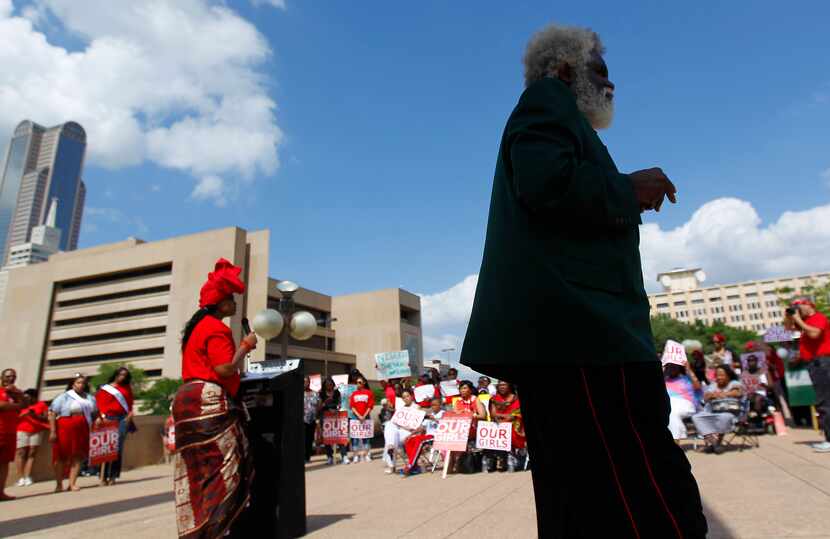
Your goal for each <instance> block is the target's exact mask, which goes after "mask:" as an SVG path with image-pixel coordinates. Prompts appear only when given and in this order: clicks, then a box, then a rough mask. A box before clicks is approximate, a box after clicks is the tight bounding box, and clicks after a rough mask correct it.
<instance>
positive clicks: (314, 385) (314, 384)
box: [308, 374, 323, 393]
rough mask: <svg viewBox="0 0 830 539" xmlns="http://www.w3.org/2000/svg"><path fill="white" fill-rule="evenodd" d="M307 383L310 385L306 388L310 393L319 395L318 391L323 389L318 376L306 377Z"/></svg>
mask: <svg viewBox="0 0 830 539" xmlns="http://www.w3.org/2000/svg"><path fill="white" fill-rule="evenodd" d="M308 381H309V383H310V384H311V385H310V386H308V387H309V389H311V390H312V391H316V392H318V393H319V392H320V390H321V389H323V379H322V377H321V376H320V375H319V374H312V375H311V376H309V377H308Z"/></svg>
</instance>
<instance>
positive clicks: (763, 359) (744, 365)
mask: <svg viewBox="0 0 830 539" xmlns="http://www.w3.org/2000/svg"><path fill="white" fill-rule="evenodd" d="M751 357H754V358H755V361H757V362H758V371H759V373H766V372H767V356H766V354H764V353H763V352H747V353H745V354H741V369H743V370H749V358H751Z"/></svg>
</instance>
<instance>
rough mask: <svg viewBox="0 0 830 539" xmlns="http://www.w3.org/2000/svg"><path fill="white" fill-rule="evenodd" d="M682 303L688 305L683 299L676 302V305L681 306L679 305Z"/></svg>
mask: <svg viewBox="0 0 830 539" xmlns="http://www.w3.org/2000/svg"><path fill="white" fill-rule="evenodd" d="M682 305H686V302H685V301H683V300H681V301H675V302H674V306H675V307H679V306H682Z"/></svg>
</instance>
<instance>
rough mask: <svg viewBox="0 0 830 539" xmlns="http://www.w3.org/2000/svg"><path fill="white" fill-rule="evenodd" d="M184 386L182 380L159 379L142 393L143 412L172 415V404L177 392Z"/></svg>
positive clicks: (141, 409)
mask: <svg viewBox="0 0 830 539" xmlns="http://www.w3.org/2000/svg"><path fill="white" fill-rule="evenodd" d="M181 385H182V380H181V379H180V378H178V379H172V378H159V379H158V380H156V381H155V382H154V383H153V385H151V386H150V387H149V388H148V389H147V390H145V391H143V392H142V393H141V406H139V408H138V409H139V410H140V411H142V412H150V413H151V414H153V415H164V416H166V415H167V414H169V413H170V404H171V403H172V402H173V396H174V395H175V394H176V390H178V389H179V387H180V386H181Z"/></svg>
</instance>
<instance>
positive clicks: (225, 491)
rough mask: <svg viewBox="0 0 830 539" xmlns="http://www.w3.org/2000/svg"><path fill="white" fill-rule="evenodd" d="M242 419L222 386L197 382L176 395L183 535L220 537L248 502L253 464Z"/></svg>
mask: <svg viewBox="0 0 830 539" xmlns="http://www.w3.org/2000/svg"><path fill="white" fill-rule="evenodd" d="M243 417H244V416H243V411H242V410H241V409H240V408H239V407H238V406H237V405H236V404H235V403H234V402H233V401H231V400H230V399H229V398H228V394H227V393H226V391H225V390H224V389H223V388H222V386H220V385H218V384H215V383H212V382H205V381H198V380H193V381H190V382H187V383H186V384H184V385H183V386H182V387H181V388H180V389H179V391H178V392H177V393H176V397H175V399H174V401H173V418H174V419H175V429H176V454H175V457H174V459H175V475H174V489H175V492H176V521H177V524H178V530H179V537H186V538H197V537H198V538H213V537H222V536H223V535H224V534H225V532H227V531H228V530H229V529H230V527H231V525H232V524H233V523H234V521H235V520H236V518H237V517H238V516H239V514H240V513H241V512H242V510H243V509H244V508H245V507H246V506H247V505H248V501H249V500H250V492H251V482H252V481H253V477H254V468H253V459H252V457H251V453H250V451H249V450H248V439H247V438H246V436H245V433H244V431H243V428H242V420H243Z"/></svg>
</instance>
